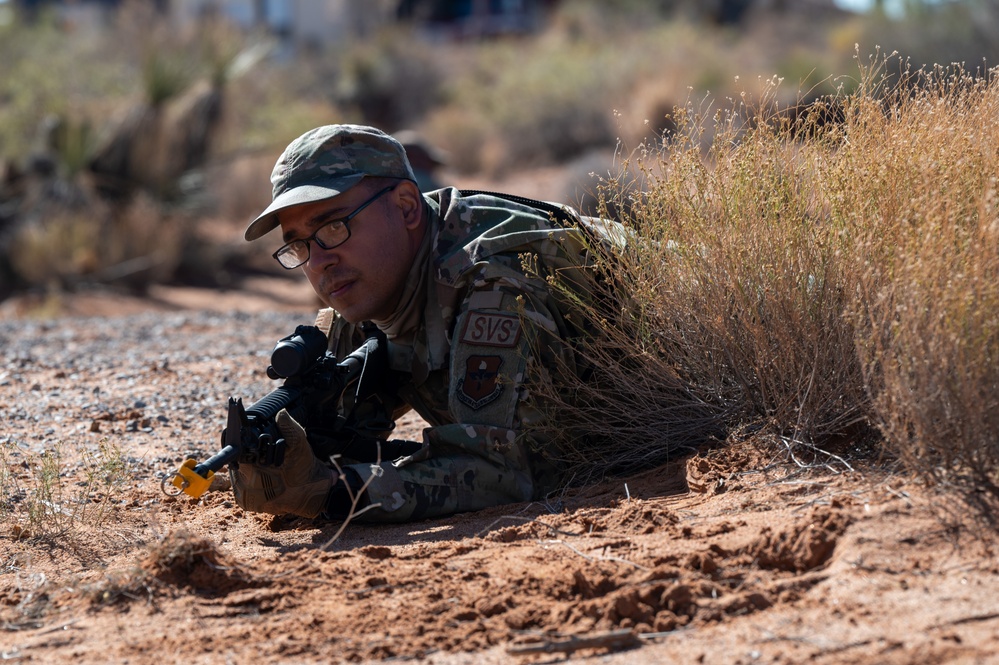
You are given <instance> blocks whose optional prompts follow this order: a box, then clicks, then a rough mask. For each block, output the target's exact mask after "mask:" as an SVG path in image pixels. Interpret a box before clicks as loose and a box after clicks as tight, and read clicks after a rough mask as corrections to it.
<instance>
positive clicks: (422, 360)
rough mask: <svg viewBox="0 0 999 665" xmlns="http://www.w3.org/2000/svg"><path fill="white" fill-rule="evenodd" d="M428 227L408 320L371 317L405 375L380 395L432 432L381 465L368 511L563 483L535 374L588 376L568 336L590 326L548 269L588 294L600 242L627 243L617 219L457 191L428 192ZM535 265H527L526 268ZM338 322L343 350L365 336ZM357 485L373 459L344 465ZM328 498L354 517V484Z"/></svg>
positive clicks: (449, 507) (423, 506)
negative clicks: (545, 452) (349, 505)
mask: <svg viewBox="0 0 999 665" xmlns="http://www.w3.org/2000/svg"><path fill="white" fill-rule="evenodd" d="M424 198H425V200H426V203H427V205H428V206H429V213H430V214H429V218H430V224H429V227H428V231H427V237H426V238H425V240H424V247H423V248H422V250H421V254H420V255H419V256H418V257H417V260H416V261H415V262H414V267H413V269H412V271H411V273H410V280H409V285H410V286H409V289H410V291H411V292H410V293H407V294H404V295H403V298H402V301H401V304H400V309H406V310H407V311H406V312H402V313H401V314H403V316H402V319H403V320H404V321H405V323H404V324H403V325H401V326H400V325H393V323H392V322H389V323H388V324H386V323H385V322H375V323H376V324H377V325H378V326H379V327H380V328H383V329H385V330H386V332H387V333H388V336H389V350H390V362H391V364H392V368H393V369H394V370H398V371H401V372H406V373H408V374H407V376H408V380H406V381H404V383H403V384H402V385H401V386H400V387H399V388H398V389H396V390H394V391H392V393H391V394H384V395H382V396H381V398H382V401H383V403H384V404H386V405H388V409H389V410H390V411H391V412H392V413H391V417H392V418H398V417H399V416H401V415H402V414H404V413H405V412H406V411H408V410H409V409H410V408H412V409H414V410H415V411H416V412H417V413H418V414H419V415H420V416H422V417H423V418H424V419H425V420H426V421H427V422H428V423H429V424H430V427H428V428H426V429H425V430H424V431H423V441H422V442H420V445H419V450H418V452H416V453H415V454H412V455H408V456H405V457H401V458H398V459H395V460H385V461H382V462H381V464H380V465H379V466H380V467H381V473H380V475H377V476H376V477H375V478H373V479H371V482H370V484H369V485H368V487H367V491H366V502H370V503H373V504H380V508H374V509H371V510H369V511H368V512H366V513H365V514H364V518H365V519H370V520H377V521H406V520H411V519H419V518H429V517H434V516H439V515H446V514H450V513H454V512H461V511H470V510H478V509H481V508H485V507H488V506H494V505H499V504H504V503H511V502H518V501H529V500H533V499H537V498H541V497H543V496H544V494H545V493H546V492H549V491H551V490H552V489H554V488H555V485H556V483H557V474H556V473H555V469H553V468H551V466H550V464H549V463H547V462H546V461H545V460H544V459H543V458H542V456H541V455H540V454H539V452H540V451H541V450H542V449H543V448H544V446H545V440H544V439H545V435H544V434H543V432H541V431H538V430H537V429H536V425H538V424H539V422H540V419H541V418H542V414H543V405H540V404H538V403H536V402H537V400H536V399H533V398H532V396H531V395H530V394H529V392H528V389H527V385H528V384H529V380H530V378H531V377H532V375H533V374H534V373H537V372H546V371H548V370H549V369H550V368H552V367H555V366H556V364H557V363H561V364H562V366H564V367H566V368H568V369H569V370H570V371H575V372H576V373H577V375H580V374H582V372H583V371H584V370H583V368H581V367H577V364H576V363H577V361H576V359H575V358H574V356H573V352H572V344H571V340H572V339H573V338H574V337H577V336H578V335H579V334H581V333H582V332H583V331H581V330H579V329H578V327H577V326H579V325H580V323H579V322H580V320H581V317H578V316H577V317H575V319H573V317H572V315H571V312H572V309H573V305H572V303H571V302H570V301H571V298H566V297H564V296H560V295H559V293H558V292H557V291H555V290H552V289H551V288H550V287H549V285H548V284H547V283H546V281H545V278H544V276H545V275H550V274H552V273H553V272H554V271H558V272H559V276H560V278H561V279H563V280H569V281H571V282H572V283H574V284H578V285H579V286H580V288H579V294H578V297H582V298H586V297H590V296H589V293H590V290H589V289H588V288H587V285H588V284H589V283H590V282H589V280H590V279H591V278H592V276H591V275H589V274H588V271H587V270H586V269H585V268H583V269H579V267H580V266H584V265H585V264H586V263H587V261H588V260H589V259H588V255H589V249H588V247H589V246H590V244H591V243H592V242H593V241H594V240H595V239H604V240H608V241H611V242H620V241H621V240H622V238H623V232H622V229H621V227H620V226H619V225H616V224H614V223H612V222H608V221H606V220H595V219H592V218H579V217H578V216H577V215H576V214H575V212H573V211H571V209H568V208H565V209H564V210H566V212H567V213H568V214H567V215H565V216H566V217H570V219H571V220H575V221H576V222H577V223H576V224H575V225H572V226H570V225H569V224H566V223H564V222H562V223H560V222H559V221H556V220H555V219H553V216H552V215H550V214H549V213H548V212H546V211H544V210H539V209H538V208H536V207H532V206H530V205H526V204H523V203H519V202H515V201H511V200H508V199H506V198H502V197H499V196H493V195H488V194H474V195H471V196H463V195H462V193H461V192H459V191H458V190H456V189H453V188H445V189H441V190H437V191H434V192H430V193H426V194H424ZM528 266H530V267H528ZM329 316H332V317H333V321H332V324H331V326H330V328H331V329H330V348H331V350H332V351H333V352H334V353H335V354H336V356H337V357H338V358H342V357H344V356H345V355H346V354H347V353H349V352H350V351H352V350H353V349H354V348H356V347H357V346H358V345H359V344H360V342H361V341H362V339H363V336H362V335H361V333H360V330H359V328H358V327H357V326H353V325H350V324H348V323H347V322H346V321H344V320H342V319H336V318H335V313H333V312H332V310H326V311H325V313H321V316H320V319H323V318H327V317H329ZM345 468H346V469H347V470H348V474H349V476H350V477H351V479H352V482H351V484H352V485H357V484H358V483H363V482H364V481H366V480H368V479H369V477H370V476H371V475H372V473H373V469H372V465H371V464H353V465H348V466H347V467H345ZM338 487H339V488H340V489H339V490H337V489H334V491H333V493H332V494H331V501H330V511H331V513H333V514H336V513H344V512H346V511H345V502H346V496H345V494H346V492H345V491H344V490H343V489H342V486H339V485H338Z"/></svg>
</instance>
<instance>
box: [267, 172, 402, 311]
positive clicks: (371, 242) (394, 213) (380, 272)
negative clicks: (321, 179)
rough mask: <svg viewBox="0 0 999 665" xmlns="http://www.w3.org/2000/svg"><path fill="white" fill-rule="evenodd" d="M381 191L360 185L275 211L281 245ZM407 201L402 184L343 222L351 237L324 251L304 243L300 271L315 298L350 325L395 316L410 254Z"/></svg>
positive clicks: (369, 184) (374, 186)
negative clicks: (306, 253) (306, 257)
mask: <svg viewBox="0 0 999 665" xmlns="http://www.w3.org/2000/svg"><path fill="white" fill-rule="evenodd" d="M380 189H382V187H380V186H379V185H378V184H375V183H373V182H367V181H362V182H361V183H360V184H358V185H356V186H354V187H352V188H351V189H349V190H347V191H346V192H344V193H343V194H340V195H339V196H336V197H334V198H331V199H326V200H324V201H317V202H315V203H306V204H302V205H299V206H294V207H292V208H286V209H284V210H282V211H280V212H279V213H278V221H279V222H280V224H281V232H282V234H283V235H284V242H290V241H292V240H300V239H305V238H308V237H309V236H311V235H312V234H313V233H315V231H316V229H318V228H319V227H321V226H323V225H324V224H327V223H329V222H330V221H331V220H334V219H339V218H343V217H346V216H347V215H349V214H351V213H352V212H354V210H355V209H356V208H357V207H358V206H360V205H362V204H363V203H365V202H366V201H367V200H368V199H369V198H371V197H372V196H373V195H375V194H377V193H378V191H379V190H380ZM416 195H417V196H419V194H418V193H417V194H416ZM410 196H411V192H410V190H409V188H408V185H407V183H401V184H400V185H398V186H397V187H396V188H395V189H393V190H392V191H389V192H386V193H384V194H382V195H381V196H379V197H378V198H377V199H376V200H374V201H372V202H371V203H370V205H368V206H367V207H365V208H364V209H363V210H361V211H360V212H359V213H358V214H357V216H356V217H354V218H353V219H351V220H350V221H349V222H347V225H348V227H349V228H350V238H348V239H347V241H346V242H344V243H343V244H342V245H339V246H337V247H334V248H333V249H323V248H322V247H321V246H320V245H319V244H318V243H316V242H315V240H310V241H309V260H308V261H306V262H305V263H304V264H303V265H302V269H303V270H304V271H305V274H306V275H307V276H308V278H309V282H310V283H311V284H312V288H313V289H315V291H316V293H317V294H318V295H319V297H320V299H321V300H322V301H323V302H324V303H326V304H327V305H329V306H330V307H332V308H333V309H335V310H336V311H337V312H339V314H340V316H342V317H343V318H344V319H346V320H347V321H348V322H349V323H359V322H361V321H368V320H375V321H383V320H386V319H388V318H389V317H390V316H391V315H392V313H393V312H394V311H395V308H396V306H397V304H398V302H399V298H400V296H401V294H402V289H403V286H404V284H405V281H406V278H407V276H408V274H409V268H410V265H411V264H412V259H413V255H414V252H413V247H414V245H413V240H412V239H413V228H412V224H411V219H410V218H411V217H412V215H411V214H408V212H407V211H409V210H410V209H411V206H412V201H411V200H410V199H409V198H407V197H410Z"/></svg>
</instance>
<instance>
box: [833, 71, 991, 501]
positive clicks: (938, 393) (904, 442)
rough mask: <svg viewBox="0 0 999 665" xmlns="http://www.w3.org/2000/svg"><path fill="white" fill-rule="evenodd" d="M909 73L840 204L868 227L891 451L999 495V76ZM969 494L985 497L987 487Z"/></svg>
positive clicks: (856, 156) (877, 356) (872, 330)
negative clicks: (998, 186) (979, 493)
mask: <svg viewBox="0 0 999 665" xmlns="http://www.w3.org/2000/svg"><path fill="white" fill-rule="evenodd" d="M996 74H997V72H996V71H995V70H990V71H988V72H984V73H980V74H972V73H970V72H968V71H967V70H965V69H964V68H963V67H961V66H959V65H953V66H950V67H946V68H941V67H936V68H933V69H931V70H914V71H908V70H905V69H904V67H903V69H902V74H901V75H900V76H899V77H898V78H897V79H896V81H895V84H894V85H892V86H890V87H888V88H887V89H886V90H885V94H884V95H883V96H882V99H880V100H879V103H878V104H873V103H870V101H869V100H868V99H866V98H862V99H861V100H860V101H861V102H862V103H858V104H857V105H856V107H855V108H854V109H853V113H854V116H853V119H852V124H854V125H855V126H856V127H857V129H858V130H862V131H856V132H854V133H853V134H852V135H851V139H850V142H849V143H848V144H846V145H844V147H843V149H842V151H841V158H842V160H843V161H842V165H841V166H842V169H843V170H842V171H841V173H840V177H839V178H837V179H835V180H830V182H831V183H835V185H834V189H835V193H834V194H833V195H832V196H831V198H832V200H835V201H837V202H843V201H851V202H852V203H853V204H854V205H853V206H851V207H849V209H848V208H847V207H846V206H842V205H838V206H837V210H836V214H837V215H841V216H843V217H847V216H849V217H852V218H854V219H855V223H854V224H853V225H854V226H855V227H856V228H857V229H858V240H859V241H860V250H859V258H861V259H862V260H863V266H864V268H863V271H862V272H861V278H862V279H861V280H860V281H859V284H858V291H859V293H858V295H859V298H858V302H857V306H856V308H855V313H856V315H857V317H858V320H859V332H860V334H859V336H858V339H857V348H858V353H859V356H860V357H861V359H862V360H863V362H864V367H865V370H866V377H867V382H868V386H869V389H870V391H871V394H872V397H873V400H874V406H875V408H876V411H877V415H878V419H879V423H880V425H881V428H882V430H883V432H884V434H885V437H886V440H887V445H888V446H889V448H890V449H891V450H892V451H893V452H895V453H896V454H898V455H899V457H900V458H901V459H902V460H904V461H905V462H906V463H907V464H908V465H909V466H910V467H911V468H913V469H915V470H916V471H918V472H919V473H920V474H922V475H923V476H924V477H925V478H927V479H928V480H930V481H933V482H942V483H946V484H957V485H960V486H963V487H965V488H972V489H983V488H984V489H988V490H989V492H990V493H991V494H992V496H993V497H995V496H996V495H997V494H999V488H997V482H999V475H997V474H999V445H997V441H996V436H995V433H996V431H997V429H999V420H997V416H996V413H997V407H999V364H997V358H999V235H997V234H999V215H997V211H996V173H997V172H999V155H997V154H996V150H995V146H996V144H997V141H999V119H997V118H999V115H997V111H999V81H997V77H996ZM969 496H974V492H972V493H970V494H969Z"/></svg>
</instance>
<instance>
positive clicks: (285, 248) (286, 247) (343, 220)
mask: <svg viewBox="0 0 999 665" xmlns="http://www.w3.org/2000/svg"><path fill="white" fill-rule="evenodd" d="M395 188H396V186H395V185H390V186H388V187H385V188H384V189H381V190H379V191H378V192H377V193H376V194H375V195H374V196H372V197H371V198H369V199H368V200H367V201H365V202H364V203H362V204H361V205H359V206H357V207H356V208H354V211H353V212H351V213H350V214H349V215H347V216H346V217H337V218H336V219H331V220H330V221H328V222H326V223H325V224H323V225H322V226H320V227H319V228H318V229H316V230H315V231H314V232H313V233H312V235H310V236H309V237H308V238H300V239H298V240H292V241H291V242H287V243H285V244H283V245H281V246H280V247H279V248H278V250H277V251H276V252H274V253H273V254H271V256H273V257H274V260H275V261H277V262H278V263H279V264H280V265H281V267H282V268H284V269H285V270H294V269H295V268H298V267H300V266H303V265H305V264H306V263H307V262H308V260H309V258H310V257H311V256H312V245H311V243H312V242H315V243H316V244H317V245H319V246H320V247H322V248H323V249H333V248H335V247H339V246H340V245H342V244H343V243H345V242H347V241H348V240H350V225H348V223H347V222H349V221H350V220H352V219H354V218H355V217H357V215H358V214H360V212H361V211H362V210H364V209H365V208H367V207H368V206H369V205H371V204H372V203H374V202H375V201H376V200H378V199H379V198H380V197H381V196H382V195H383V194H386V193H388V192H391V191H392V190H393V189H395ZM332 224H343V227H344V228H345V229H347V237H346V238H344V239H343V240H341V241H340V242H338V243H335V244H332V245H327V244H326V243H324V242H323V241H322V240H320V239H319V233H320V232H321V231H322V230H323V229H326V228H328V227H329V226H330V225H332ZM298 243H305V258H304V259H302V260H301V261H299V262H298V263H296V264H295V265H291V266H289V265H285V263H284V262H283V261H282V260H281V257H282V256H284V255H287V254H290V253H291V248H292V246H294V245H297V244H298Z"/></svg>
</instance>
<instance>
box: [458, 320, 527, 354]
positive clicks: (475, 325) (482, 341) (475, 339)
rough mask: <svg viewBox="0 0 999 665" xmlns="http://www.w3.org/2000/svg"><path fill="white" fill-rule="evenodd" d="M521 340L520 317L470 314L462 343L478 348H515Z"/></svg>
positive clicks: (466, 321) (462, 333) (462, 335)
mask: <svg viewBox="0 0 999 665" xmlns="http://www.w3.org/2000/svg"><path fill="white" fill-rule="evenodd" d="M518 340H520V317H519V316H516V315H515V314H497V313H494V312H475V311H472V312H469V313H468V318H467V319H466V320H465V327H464V329H463V330H462V331H461V341H462V342H464V343H466V344H475V345H478V346H498V347H504V348H507V347H514V346H516V345H517V341H518Z"/></svg>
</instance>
